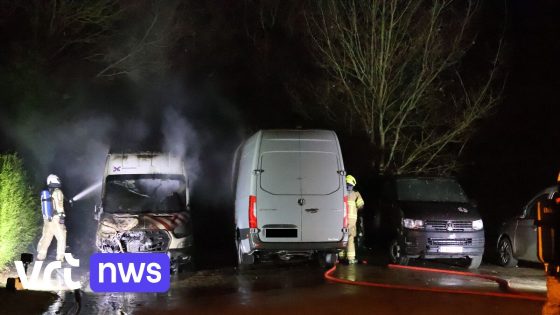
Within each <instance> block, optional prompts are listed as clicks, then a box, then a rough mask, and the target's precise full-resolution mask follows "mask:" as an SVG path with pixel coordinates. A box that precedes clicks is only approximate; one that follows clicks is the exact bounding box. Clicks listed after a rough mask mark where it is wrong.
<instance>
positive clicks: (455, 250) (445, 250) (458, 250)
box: [439, 246, 463, 253]
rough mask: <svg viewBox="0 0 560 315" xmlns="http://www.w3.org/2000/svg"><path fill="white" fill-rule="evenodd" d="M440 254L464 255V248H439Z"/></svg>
mask: <svg viewBox="0 0 560 315" xmlns="http://www.w3.org/2000/svg"><path fill="white" fill-rule="evenodd" d="M439 252H440V253H462V252H463V247H462V246H440V247H439Z"/></svg>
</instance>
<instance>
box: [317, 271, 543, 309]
mask: <svg viewBox="0 0 560 315" xmlns="http://www.w3.org/2000/svg"><path fill="white" fill-rule="evenodd" d="M336 267H337V265H334V266H333V267H332V268H331V269H329V270H327V271H325V274H324V277H325V279H327V280H329V281H333V282H336V283H342V284H350V285H357V286H364V287H375V288H386V289H401V290H409V291H423V292H436V293H452V294H466V295H479V296H488V297H500V298H509V299H521V300H530V301H538V302H542V301H546V297H544V296H541V295H536V294H530V293H523V292H518V291H516V290H514V289H512V288H511V287H510V286H509V283H508V281H507V280H505V279H502V278H499V277H494V276H490V275H481V274H476V273H472V272H464V271H453V270H443V269H434V268H424V267H412V266H400V265H389V266H388V267H389V268H392V269H400V270H411V271H418V272H431V273H441V274H448V275H456V276H465V277H473V278H479V279H484V280H489V281H494V282H496V283H497V284H498V286H499V287H500V289H501V290H502V291H505V292H487V291H476V290H461V289H459V290H453V289H446V288H428V287H420V286H413V285H403V284H389V283H378V282H371V281H352V280H348V279H342V278H338V277H336V276H333V273H334V272H335V271H336Z"/></svg>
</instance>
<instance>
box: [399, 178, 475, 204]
mask: <svg viewBox="0 0 560 315" xmlns="http://www.w3.org/2000/svg"><path fill="white" fill-rule="evenodd" d="M396 183H397V185H396V186H397V196H398V200H400V201H432V202H461V203H466V202H468V199H467V197H466V195H465V192H464V191H463V189H462V188H461V185H459V183H458V182H457V181H455V180H453V179H451V178H430V179H425V178H422V179H417V178H411V179H398V180H397V182H396Z"/></svg>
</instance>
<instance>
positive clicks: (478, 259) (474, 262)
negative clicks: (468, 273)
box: [467, 256, 482, 269]
mask: <svg viewBox="0 0 560 315" xmlns="http://www.w3.org/2000/svg"><path fill="white" fill-rule="evenodd" d="M469 258H470V262H469V266H468V267H467V268H469V269H477V268H478V267H480V263H482V256H472V257H469Z"/></svg>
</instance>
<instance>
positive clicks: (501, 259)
mask: <svg viewBox="0 0 560 315" xmlns="http://www.w3.org/2000/svg"><path fill="white" fill-rule="evenodd" d="M498 263H499V264H500V266H504V267H515V266H517V259H515V258H514V257H513V247H512V246H511V241H510V240H509V238H508V237H507V236H503V237H502V238H501V239H500V241H499V242H498Z"/></svg>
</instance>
